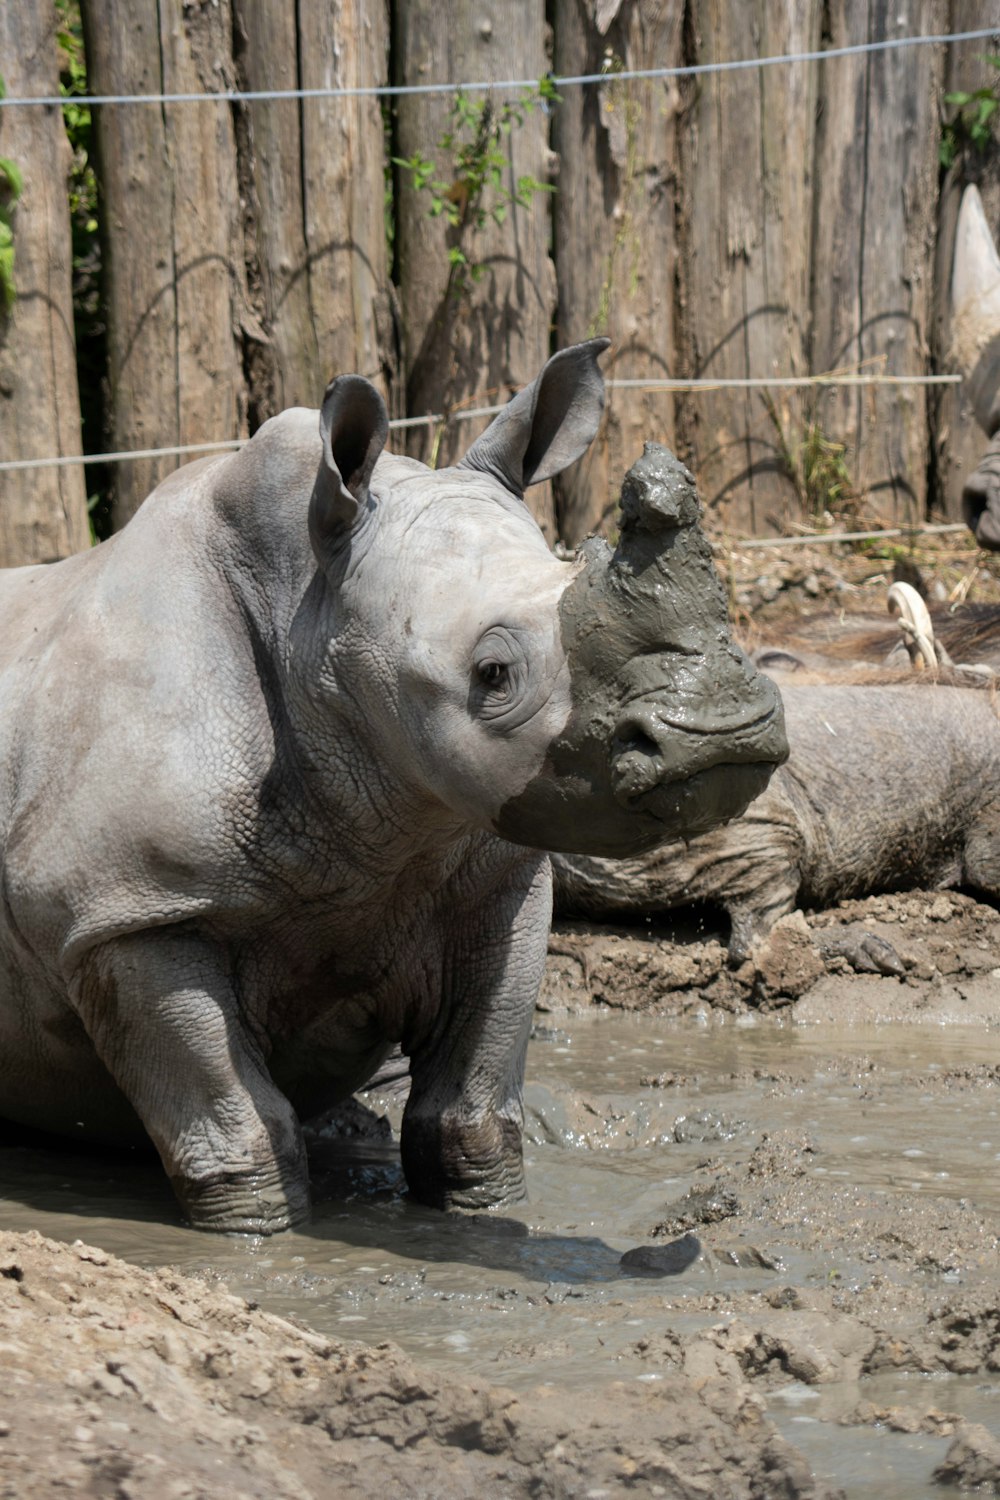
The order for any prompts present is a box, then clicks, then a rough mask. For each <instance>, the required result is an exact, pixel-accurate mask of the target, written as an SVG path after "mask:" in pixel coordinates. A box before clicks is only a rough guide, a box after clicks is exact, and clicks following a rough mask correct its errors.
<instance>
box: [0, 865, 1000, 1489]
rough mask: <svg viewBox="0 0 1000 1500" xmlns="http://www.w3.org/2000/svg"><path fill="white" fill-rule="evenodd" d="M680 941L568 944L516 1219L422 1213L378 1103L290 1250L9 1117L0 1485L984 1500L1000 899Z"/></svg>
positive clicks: (354, 1126)
mask: <svg viewBox="0 0 1000 1500" xmlns="http://www.w3.org/2000/svg"><path fill="white" fill-rule="evenodd" d="M859 926H860V928H861V929H862V930H864V931H866V932H871V933H872V934H873V935H874V936H875V937H878V938H880V939H881V940H882V941H884V942H886V943H889V944H891V946H892V948H893V950H894V952H895V953H896V955H897V957H898V959H899V970H898V971H897V972H892V973H883V972H878V971H876V972H868V973H858V972H857V971H856V970H855V969H854V968H853V967H851V966H850V964H848V963H847V962H846V960H844V958H843V957H842V954H841V953H840V952H838V946H837V943H836V938H837V936H838V934H840V933H842V932H843V930H845V929H846V928H849V927H859ZM664 936H665V932H664V930H663V929H660V928H657V927H655V926H654V925H653V924H650V927H649V928H648V930H646V931H636V930H628V929H611V930H609V929H597V928H588V927H585V926H582V925H581V924H575V923H569V924H562V925H561V926H560V927H559V928H558V929H557V931H556V932H555V933H554V935H553V942H552V951H551V954H550V961H549V971H548V974H547V978H546V983H545V988H544V991H543V996H542V1002H541V1006H542V1008H540V1010H539V1013H538V1016H537V1020H536V1026H535V1033H534V1037H533V1040H532V1042H531V1046H530V1050H529V1063H528V1080H529V1081H528V1086H527V1093H526V1126H527V1144H526V1167H527V1180H528V1187H529V1193H530V1198H529V1200H528V1202H526V1203H525V1204H523V1205H520V1206H518V1208H517V1209H516V1210H515V1211H512V1212H510V1213H508V1214H506V1215H483V1216H480V1217H477V1218H472V1219H467V1218H461V1217H454V1216H446V1215H442V1214H438V1213H435V1212H433V1211H431V1210H429V1209H425V1208H422V1207H421V1206H419V1205H417V1204H414V1203H412V1202H411V1201H410V1200H409V1199H408V1198H407V1196H406V1193H405V1190H404V1184H403V1180H402V1174H401V1170H400V1166H399V1155H398V1149H397V1145H396V1134H395V1132H396V1129H397V1128H398V1122H399V1117H400V1111H401V1101H400V1099H399V1098H398V1097H392V1096H391V1095H388V1094H386V1095H372V1094H369V1095H367V1096H364V1097H363V1098H362V1100H361V1101H360V1103H359V1104H358V1105H357V1106H356V1107H355V1108H354V1109H352V1110H349V1111H345V1112H342V1113H341V1114H340V1115H339V1116H338V1117H337V1118H335V1119H331V1120H329V1121H328V1122H325V1123H324V1124H323V1125H322V1127H321V1128H319V1129H318V1130H317V1131H315V1132H314V1134H313V1138H312V1142H311V1159H312V1172H313V1180H314V1186H315V1191H316V1205H315V1210H314V1214H313V1218H312V1221H311V1223H310V1224H309V1225H308V1226H306V1227H305V1228H303V1229H300V1230H297V1231H294V1232H292V1233H289V1234H286V1235H280V1236H276V1237H275V1238H273V1239H271V1240H267V1241H264V1240H247V1239H240V1238H235V1237H234V1238H215V1237H212V1236H206V1235H199V1234H196V1233H194V1232H192V1231H190V1230H189V1229H187V1228H186V1227H185V1226H183V1225H182V1224H181V1223H180V1221H179V1219H178V1217H177V1211H176V1209H175V1207H174V1204H173V1200H172V1198H171V1196H170V1192H169V1187H168V1185H167V1184H166V1182H165V1180H164V1179H163V1174H162V1171H161V1169H160V1167H159V1164H158V1163H157V1162H156V1161H155V1160H153V1159H151V1158H149V1157H147V1156H144V1155H141V1154H138V1153H132V1154H111V1153H107V1154H103V1155H96V1154H93V1153H83V1152H71V1151H67V1149H66V1148H65V1146H63V1145H61V1144H59V1143H54V1142H52V1141H46V1140H44V1139H43V1138H41V1137H27V1136H25V1135H21V1136H14V1135H3V1136H0V1189H2V1202H0V1347H2V1351H3V1365H4V1371H5V1380H4V1383H3V1390H2V1394H0V1496H2V1497H4V1500H14V1497H16V1500H21V1497H28V1496H31V1497H32V1500H34V1497H35V1496H45V1495H50V1494H51V1495H56V1494H65V1493H80V1494H88V1495H97V1496H108V1497H111V1496H115V1497H117V1496H126V1497H132V1496H135V1497H146V1496H149V1497H153V1496H156V1497H160V1496H173V1495H176V1496H177V1497H178V1500H180V1497H181V1496H185V1497H186V1496H205V1497H208V1496H212V1497H214V1496H216V1495H217V1494H218V1493H219V1492H220V1488H221V1487H222V1486H224V1487H225V1489H226V1491H227V1492H231V1493H232V1494H234V1495H247V1496H257V1495H260V1496H264V1495H279V1496H281V1495H286V1494H287V1495H289V1496H290V1495H292V1494H295V1495H297V1496H309V1495H315V1496H322V1495H326V1494H330V1493H332V1492H333V1493H337V1494H345V1495H349V1494H355V1493H357V1494H361V1493H362V1492H364V1493H368V1492H370V1491H371V1490H372V1489H373V1488H374V1489H376V1490H377V1488H378V1486H379V1485H382V1486H386V1487H387V1488H388V1489H389V1490H390V1491H391V1493H394V1494H400V1495H404V1496H406V1495H412V1496H452V1495H454V1496H456V1497H457V1496H463V1497H464V1496H467V1495H469V1494H473V1493H475V1494H482V1495H484V1496H494V1495H496V1496H514V1495H525V1496H528V1495H531V1496H550V1495H551V1496H567V1497H569V1496H574V1497H575V1496H581V1497H583V1496H590V1497H594V1500H598V1497H602V1496H619V1495H622V1496H624V1495H665V1496H671V1497H673V1496H677V1497H689V1496H691V1497H693V1496H712V1497H716V1496H717V1497H734V1500H735V1497H744V1496H745V1497H748V1500H749V1497H760V1500H770V1497H772V1496H774V1497H785V1496H787V1497H797V1496H802V1497H811V1496H816V1497H827V1496H831V1497H832V1496H834V1495H838V1494H843V1495H845V1496H847V1497H851V1500H854V1497H858V1500H860V1497H862V1496H869V1495H871V1494H872V1493H879V1494H880V1495H881V1496H882V1497H884V1500H918V1497H921V1500H922V1497H927V1496H931V1495H939V1496H942V1497H946V1496H948V1495H952V1494H953V1495H958V1494H961V1493H967V1492H970V1491H973V1490H974V1491H975V1492H976V1493H979V1494H989V1493H998V1492H1000V1046H998V1043H1000V977H998V974H997V972H996V971H997V970H998V969H1000V920H998V914H997V913H995V912H994V911H993V910H992V909H991V908H989V907H986V906H983V905H981V904H979V903H978V902H976V901H974V900H972V899H971V898H970V897H968V896H964V895H960V894H955V893H950V892H949V893H948V894H947V895H942V894H940V893H920V892H917V893H908V894H907V895H905V896H892V897H880V898H876V899H873V900H869V901H865V902H854V903H849V904H846V905H845V906H843V907H841V908H838V909H836V910H835V911H833V912H829V913H825V914H822V915H821V916H818V917H810V918H808V919H806V918H802V917H801V916H798V917H793V918H790V919H787V920H786V921H785V922H784V923H783V924H781V925H780V926H779V928H778V929H776V931H775V933H774V934H773V935H772V937H771V939H770V941H769V943H768V945H766V948H762V949H760V950H758V951H757V952H755V954H754V957H753V961H752V962H751V963H750V964H748V965H745V966H742V967H741V968H740V969H736V970H732V969H730V968H729V967H728V966H727V964H726V958H725V950H724V946H723V944H724V940H725V933H724V932H718V931H715V930H713V929H712V928H711V926H710V925H706V924H703V925H702V927H701V928H700V929H699V928H698V927H697V926H691V927H689V928H688V930H687V931H685V930H684V929H683V928H682V927H680V926H678V927H677V928H676V929H675V930H674V931H673V933H672V936H673V937H674V938H675V939H677V941H674V942H671V943H669V944H667V943H665V942H664V941H663V938H664ZM852 951H854V952H856V951H857V945H856V944H853V945H852ZM74 1241H79V1243H74ZM88 1247H91V1248H88ZM94 1247H99V1248H94ZM165 1267H169V1268H170V1269H164V1268H165Z"/></svg>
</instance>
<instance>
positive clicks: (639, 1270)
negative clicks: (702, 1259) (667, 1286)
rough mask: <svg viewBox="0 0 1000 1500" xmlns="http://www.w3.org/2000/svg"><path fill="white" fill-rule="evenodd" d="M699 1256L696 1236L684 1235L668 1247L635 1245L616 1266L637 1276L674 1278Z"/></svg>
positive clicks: (699, 1246)
mask: <svg viewBox="0 0 1000 1500" xmlns="http://www.w3.org/2000/svg"><path fill="white" fill-rule="evenodd" d="M700 1254H701V1242H700V1241H699V1239H698V1237H697V1235H693V1234H685V1235H682V1236H681V1238H680V1239H679V1240H671V1241H670V1243H669V1244H668V1245H637V1246H636V1247H635V1249H634V1250H626V1251H625V1254H624V1255H623V1256H622V1258H621V1260H620V1261H619V1262H618V1264H619V1265H620V1266H621V1268H622V1270H623V1271H629V1272H631V1273H632V1274H633V1275H638V1276H676V1275H678V1274H679V1272H681V1271H686V1270H687V1268H688V1266H690V1265H693V1264H694V1262H695V1261H696V1260H697V1259H698V1256H699V1255H700Z"/></svg>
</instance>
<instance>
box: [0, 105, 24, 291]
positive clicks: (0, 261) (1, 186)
mask: <svg viewBox="0 0 1000 1500" xmlns="http://www.w3.org/2000/svg"><path fill="white" fill-rule="evenodd" d="M6 92H7V88H6V85H5V83H4V81H3V79H2V78H0V99H2V98H3V97H4V95H5V94H6ZM23 192H24V174H23V173H22V171H21V169H20V167H19V166H18V165H17V163H16V162H14V161H11V159H10V157H9V156H0V309H2V310H3V311H4V312H7V313H9V312H10V310H11V308H12V307H13V306H14V302H15V301H16V299H17V283H16V281H15V280H14V207H15V204H16V203H17V200H18V199H19V198H20V196H21V194H22V193H23Z"/></svg>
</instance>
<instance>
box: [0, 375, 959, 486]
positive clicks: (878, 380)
mask: <svg viewBox="0 0 1000 1500" xmlns="http://www.w3.org/2000/svg"><path fill="white" fill-rule="evenodd" d="M961 380H962V376H961V375H835V374H830V375H783V376H775V377H771V378H768V377H767V376H760V377H757V376H754V377H747V378H745V379H744V378H740V377H738V376H734V377H733V378H732V379H729V378H726V379H720V380H606V381H605V382H604V383H605V385H606V386H607V387H608V388H609V389H610V390H632V391H634V390H647V391H674V392H684V391H690V392H692V393H694V392H699V391H706V392H710V391H726V390H758V389H764V388H768V387H770V388H773V389H783V388H788V389H791V390H800V389H802V388H804V387H808V386H815V387H819V388H830V387H834V386H857V385H889V386H895V387H898V386H907V385H916V386H921V385H959V384H960V383H961ZM503 409H504V406H503V404H501V405H499V406H476V407H472V408H465V407H462V408H461V409H456V410H454V411H451V412H429V413H427V415H425V416H419V417H394V418H393V419H392V420H391V421H390V423H389V428H390V430H391V431H397V432H398V431H402V430H405V429H408V428H411V427H437V426H440V425H443V424H447V423H449V422H472V421H475V420H476V419H478V418H482V417H494V416H496V415H497V413H498V412H501V411H503ZM249 441H250V439H249V438H222V439H220V440H219V441H218V442H212V443H178V444H173V445H172V446H170V447H165V448H126V449H123V450H122V451H120V452H118V453H83V454H79V455H77V456H74V457H69V458H67V457H60V458H11V459H5V460H3V461H0V474H2V473H10V472H11V471H13V470H15V469H50V468H68V467H69V466H70V465H71V464H113V463H126V462H130V461H133V460H138V459H140V458H191V457H194V456H196V455H197V454H208V453H222V452H227V451H233V450H234V449H238V448H242V447H244V446H245V444H247V443H248V442H249Z"/></svg>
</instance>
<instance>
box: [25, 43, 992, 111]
mask: <svg viewBox="0 0 1000 1500" xmlns="http://www.w3.org/2000/svg"><path fill="white" fill-rule="evenodd" d="M996 36H1000V27H998V26H990V27H984V28H981V29H979V30H977V31H949V32H942V33H940V34H929V35H921V36H901V37H886V38H885V39H883V40H882V41H878V42H856V43H852V44H851V45H849V46H846V47H829V48H826V49H825V50H820V51H818V52H781V53H777V54H776V55H774V56H773V57H741V58H735V59H732V60H730V61H727V62H706V63H686V64H683V65H682V66H679V67H676V68H632V69H628V68H626V69H623V70H622V71H621V72H620V73H619V72H602V73H579V74H575V75H567V76H564V77H552V79H551V81H552V83H553V85H554V87H555V88H557V89H560V88H574V87H578V86H583V85H585V84H593V83H629V82H638V81H640V80H643V79H652V80H655V79H666V78H699V77H704V76H705V75H706V74H709V73H736V72H741V71H744V70H746V69H748V68H773V67H780V66H781V65H783V64H789V63H803V62H830V61H831V60H833V59H836V58H841V57H860V56H863V55H864V54H866V53H870V52H889V51H895V50H898V49H899V48H901V47H928V46H947V45H949V44H950V43H953V42H976V41H987V40H989V38H991V37H996ZM537 86H538V79H537V78H508V79H500V80H495V81H493V82H490V81H488V80H486V79H474V80H471V81H469V82H467V83H397V84H392V83H386V84H368V85H358V86H356V87H339V88H335V87H330V88H315V89H228V90H226V92H224V93H218V94H205V93H201V94H194V93H176V94H166V93H164V94H74V95H73V96H72V98H73V100H74V101H75V102H77V103H81V104H88V105H96V104H102V105H103V104H255V103H265V102H269V101H275V100H280V99H356V98H369V97H374V98H389V99H398V98H402V97H403V96H405V95H408V94H455V93H464V94H475V93H486V92H489V90H491V89H523V88H537ZM67 102H68V96H64V95H62V94H56V95H45V94H43V95H37V96H34V97H27V98H17V97H12V96H11V95H9V94H8V95H5V96H4V97H3V98H0V109H10V108H13V107H15V106H17V105H22V106H41V105H62V104H66V103H67Z"/></svg>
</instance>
